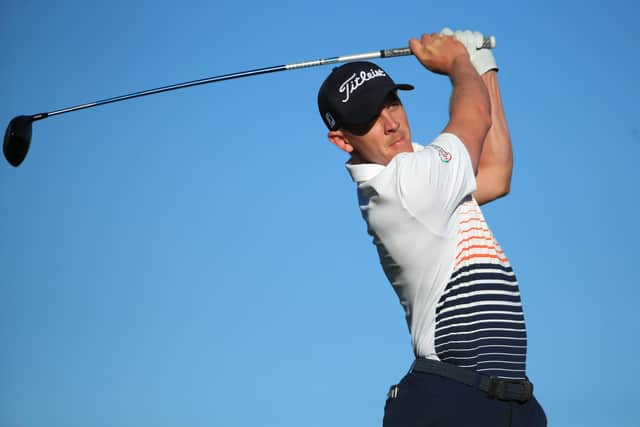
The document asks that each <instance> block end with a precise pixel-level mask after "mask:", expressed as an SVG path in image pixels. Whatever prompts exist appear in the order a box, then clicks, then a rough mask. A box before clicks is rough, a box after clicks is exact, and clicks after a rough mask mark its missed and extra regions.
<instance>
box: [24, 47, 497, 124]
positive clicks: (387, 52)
mask: <svg viewBox="0 0 640 427" xmlns="http://www.w3.org/2000/svg"><path fill="white" fill-rule="evenodd" d="M494 46H495V38H493V37H485V38H484V43H483V45H482V46H481V47H486V48H493V47H494ZM406 55H411V50H410V49H409V48H408V47H403V48H394V49H383V50H378V51H375V52H369V53H359V54H355V55H344V56H336V57H333V58H325V59H317V60H314V61H302V62H295V63H292V64H285V65H276V66H273V67H266V68H256V69H255V70H248V71H241V72H239V73H232V74H224V75H221V76H215V77H207V78H204V79H199V80H191V81H188V82H184V83H177V84H173V85H168V86H162V87H158V88H155V89H148V90H143V91H139V92H133V93H129V94H126V95H120V96H115V97H113V98H106V99H102V100H99V101H94V102H89V103H87V104H81V105H76V106H74V107H67V108H62V109H59V110H55V111H49V112H46V113H38V114H34V115H33V116H31V119H32V120H33V121H36V120H41V119H45V118H47V117H51V116H57V115H59V114H64V113H70V112H72V111H78V110H84V109H85V108H92V107H97V106H99V105H105V104H111V103H113V102H120V101H125V100H127V99H132V98H139V97H142V96H147V95H153V94H156V93H161V92H169V91H172V90H177V89H184V88H187V87H192V86H198V85H204V84H208V83H215V82H220V81H223V80H231V79H237V78H240V77H249V76H256V75H259V74H267V73H275V72H277V71H287V70H295V69H298V68H308V67H317V66H321V65H329V64H338V63H341V62H349V61H361V60H365V59H375V58H390V57H394V56H406Z"/></svg>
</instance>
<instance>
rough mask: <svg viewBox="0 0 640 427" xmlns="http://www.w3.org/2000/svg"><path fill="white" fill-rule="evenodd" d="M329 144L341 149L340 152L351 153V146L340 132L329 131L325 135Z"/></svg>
mask: <svg viewBox="0 0 640 427" xmlns="http://www.w3.org/2000/svg"><path fill="white" fill-rule="evenodd" d="M327 138H328V139H329V142H331V143H332V144H333V145H335V146H336V147H338V148H339V149H341V150H342V151H344V152H346V153H348V154H351V153H352V152H353V146H352V145H351V144H350V143H349V140H348V139H347V136H346V135H345V134H344V132H342V131H341V130H339V129H338V130H332V131H329V134H328V135H327Z"/></svg>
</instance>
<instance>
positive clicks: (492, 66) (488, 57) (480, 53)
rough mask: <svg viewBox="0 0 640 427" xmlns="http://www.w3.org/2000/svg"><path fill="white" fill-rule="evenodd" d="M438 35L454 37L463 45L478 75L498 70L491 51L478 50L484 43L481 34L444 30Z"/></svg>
mask: <svg viewBox="0 0 640 427" xmlns="http://www.w3.org/2000/svg"><path fill="white" fill-rule="evenodd" d="M440 34H444V35H445V36H454V37H455V38H456V39H458V41H459V42H461V43H462V44H463V45H464V47H466V48H467V52H469V58H471V63H472V64H473V66H474V67H475V69H476V71H477V72H478V74H480V75H483V74H484V73H486V72H487V71H490V70H497V69H498V64H496V59H495V57H494V56H493V52H492V51H491V49H487V48H482V49H478V47H480V46H482V43H483V41H484V36H483V35H482V33H479V32H477V31H470V30H465V31H452V30H451V29H450V28H444V29H443V30H442V31H440Z"/></svg>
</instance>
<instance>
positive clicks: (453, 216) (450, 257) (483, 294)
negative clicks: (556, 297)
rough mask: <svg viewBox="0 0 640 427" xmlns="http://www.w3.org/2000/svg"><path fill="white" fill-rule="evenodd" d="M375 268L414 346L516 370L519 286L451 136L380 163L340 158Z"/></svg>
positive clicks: (521, 362)
mask: <svg viewBox="0 0 640 427" xmlns="http://www.w3.org/2000/svg"><path fill="white" fill-rule="evenodd" d="M347 169H348V171H349V173H350V174H351V177H352V179H353V180H354V181H355V182H357V184H358V200H359V205H360V209H361V212H362V215H363V218H364V219H365V221H366V222H367V225H368V232H369V234H370V235H371V236H372V237H373V243H374V244H375V246H376V248H377V250H378V255H379V257H380V262H381V264H382V267H383V270H384V272H385V274H386V276H387V278H388V279H389V282H390V283H391V285H392V286H393V288H394V290H395V292H396V294H397V295H398V297H399V299H400V304H401V305H402V307H403V308H404V311H405V315H406V320H407V324H408V326H409V330H410V333H411V340H412V344H413V349H414V353H415V354H416V356H418V357H427V358H431V359H436V360H443V361H446V362H449V363H453V364H455V365H458V366H465V367H469V368H473V369H476V370H478V371H481V372H483V373H486V374H488V375H496V376H500V377H504V378H523V377H524V370H525V357H526V332H525V328H524V317H523V315H522V307H521V304H520V296H519V290H518V284H517V281H516V279H515V275H514V274H513V272H512V270H511V266H510V265H509V262H508V260H507V258H506V257H505V256H504V253H503V252H502V249H501V248H500V246H499V244H498V243H497V241H496V240H495V239H494V238H493V235H492V234H491V231H490V230H489V228H488V226H487V225H486V221H485V220H484V217H483V216H482V212H481V211H480V208H479V206H478V204H477V203H476V202H475V200H473V198H472V197H471V194H472V193H473V192H474V191H475V190H476V182H475V176H474V173H473V167H472V164H471V160H470V158H469V154H468V152H467V149H466V147H465V146H464V145H463V144H462V142H461V141H460V140H459V139H458V137H456V136H455V135H453V134H450V133H445V134H441V135H439V136H438V138H436V140H435V141H433V143H432V144H430V145H428V146H426V147H423V146H421V145H418V144H414V152H412V153H401V154H398V155H397V156H395V157H394V158H393V159H392V160H391V162H389V164H388V165H387V166H382V165H377V164H357V165H351V164H347Z"/></svg>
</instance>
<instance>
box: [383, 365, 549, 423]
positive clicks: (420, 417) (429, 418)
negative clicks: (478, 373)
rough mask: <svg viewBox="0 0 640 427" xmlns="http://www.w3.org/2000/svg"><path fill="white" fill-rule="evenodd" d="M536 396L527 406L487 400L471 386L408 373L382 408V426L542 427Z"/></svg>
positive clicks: (544, 417) (544, 418) (423, 374)
mask: <svg viewBox="0 0 640 427" xmlns="http://www.w3.org/2000/svg"><path fill="white" fill-rule="evenodd" d="M546 425H547V418H546V416H545V414H544V410H543V409H542V407H541V406H540V404H538V401H537V400H536V398H535V397H532V398H531V399H530V400H529V401H527V402H526V403H519V402H508V401H503V400H498V399H492V398H490V397H489V396H488V395H487V394H486V393H485V392H483V391H481V390H478V389H476V388H474V387H470V386H467V385H465V384H461V383H459V382H456V381H453V380H450V379H448V378H444V377H441V376H438V375H433V374H426V373H422V372H410V373H408V374H407V375H406V376H405V377H404V378H403V379H402V381H400V383H399V384H398V385H397V391H396V392H395V393H392V394H391V395H390V396H389V397H388V398H387V401H386V403H385V407H384V420H383V426H384V427H445V426H446V427H449V426H454V427H465V426H470V427H484V426H487V427H502V426H504V427H512V426H513V427H544V426H546Z"/></svg>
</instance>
